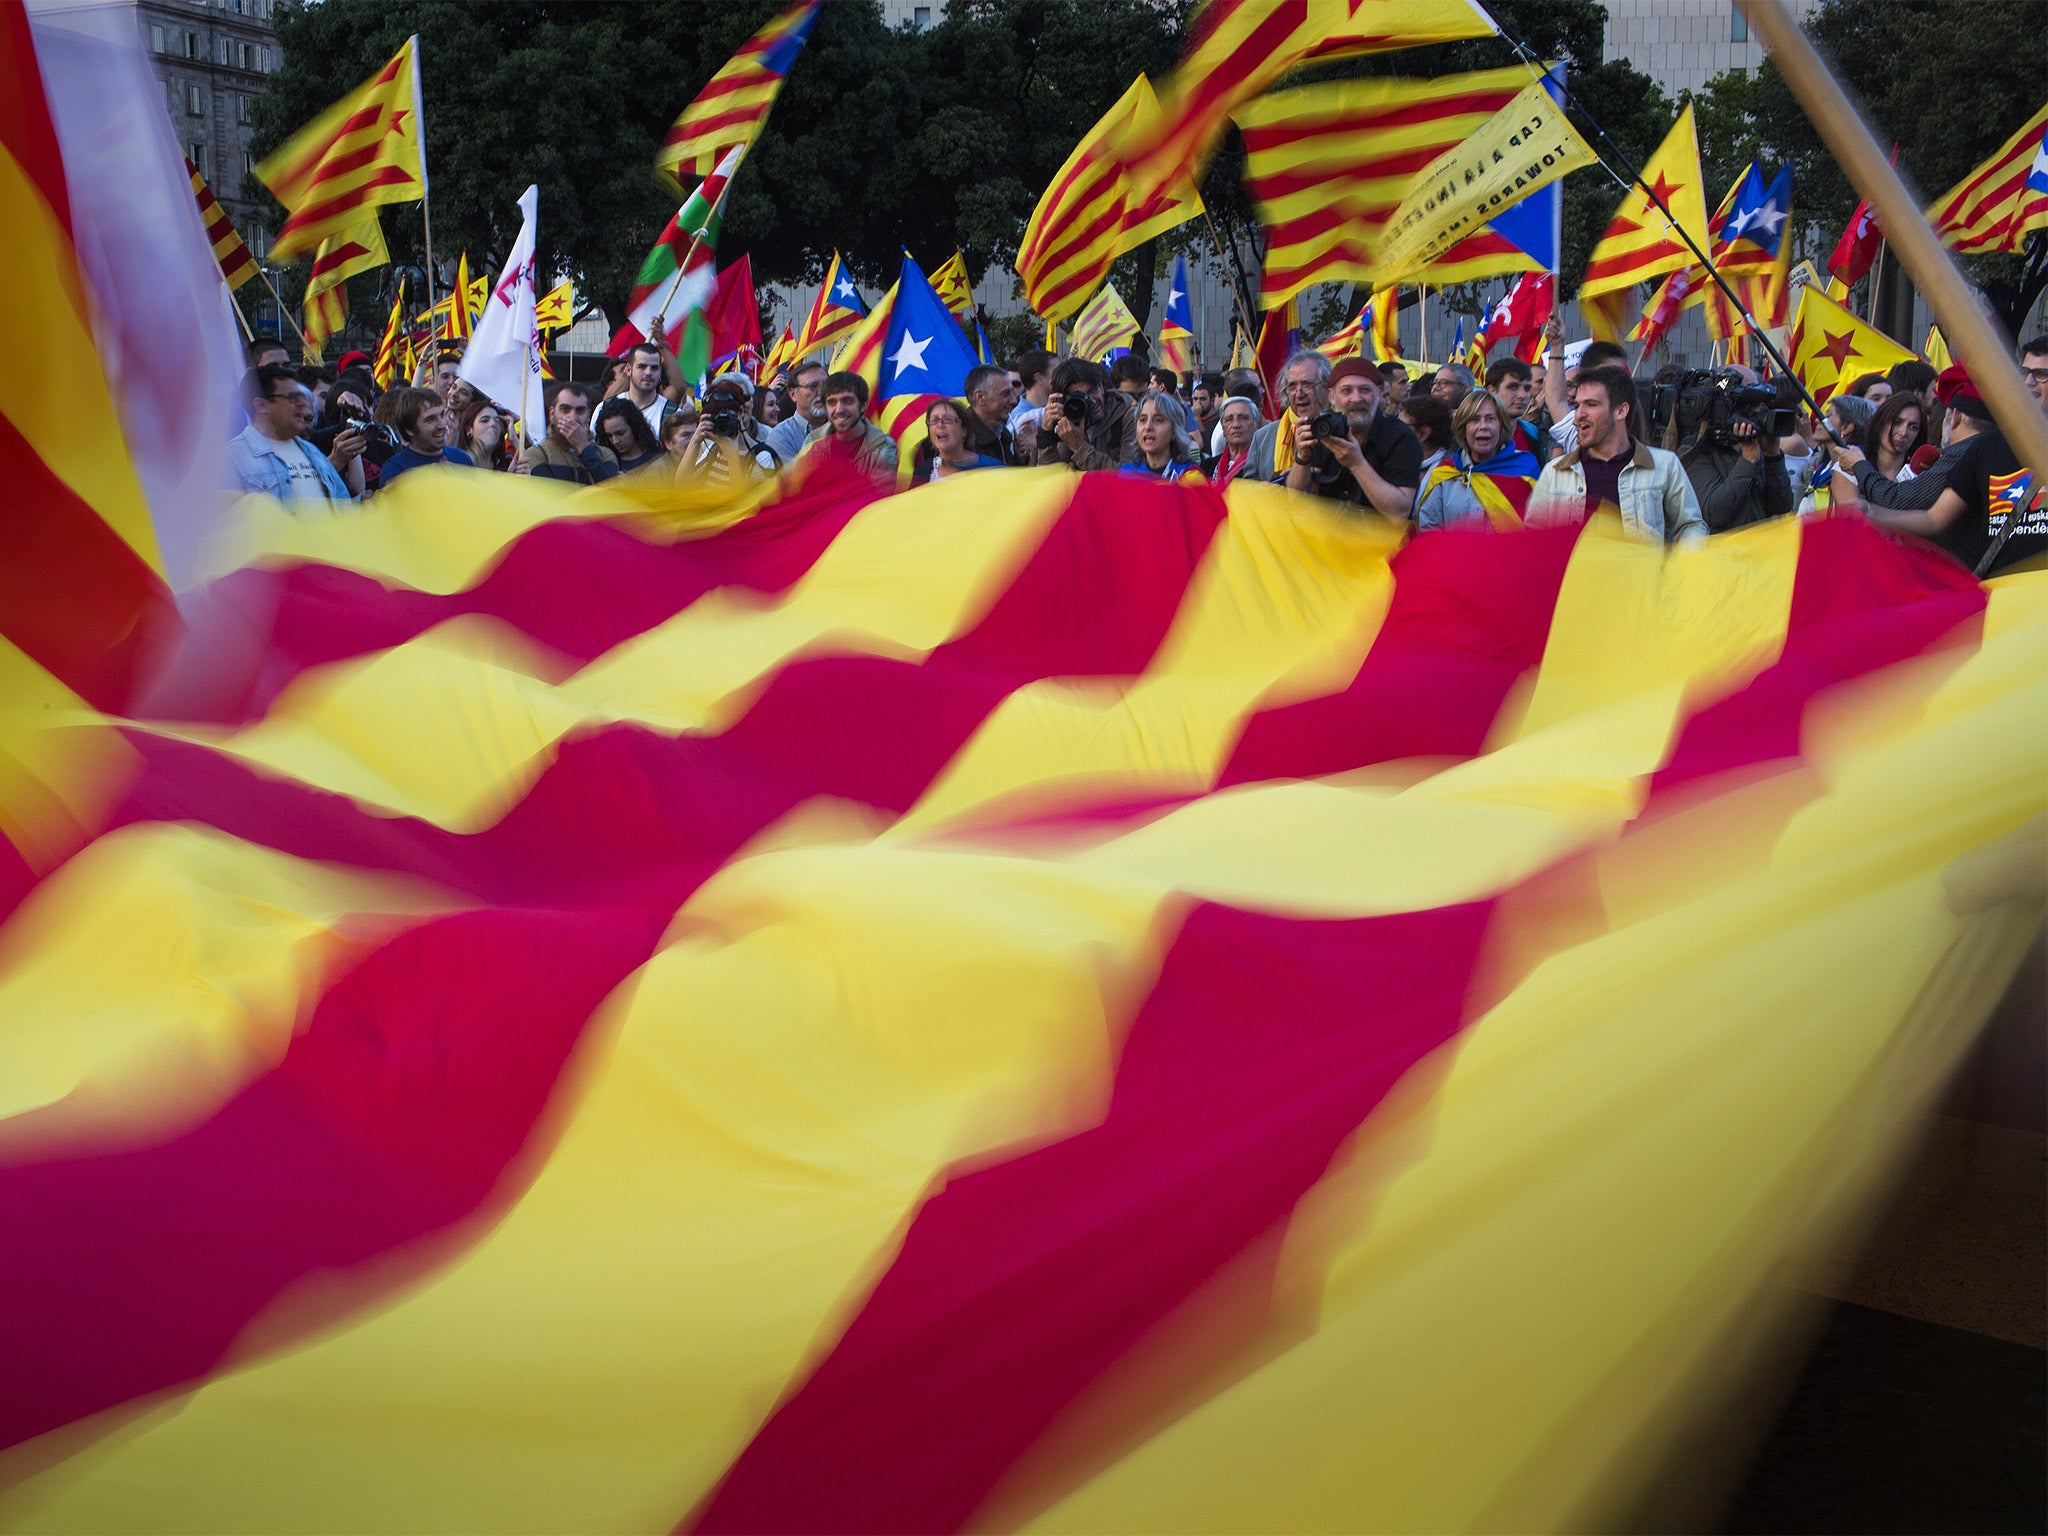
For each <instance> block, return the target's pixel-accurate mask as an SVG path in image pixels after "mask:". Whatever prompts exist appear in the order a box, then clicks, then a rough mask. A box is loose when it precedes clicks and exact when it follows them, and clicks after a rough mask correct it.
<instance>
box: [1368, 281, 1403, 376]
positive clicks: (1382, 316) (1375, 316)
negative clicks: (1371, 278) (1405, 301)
mask: <svg viewBox="0 0 2048 1536" xmlns="http://www.w3.org/2000/svg"><path fill="white" fill-rule="evenodd" d="M1371 309H1372V350H1373V354H1374V356H1375V358H1377V360H1378V361H1380V362H1382V363H1384V362H1386V361H1388V360H1389V359H1391V358H1397V357H1399V356H1400V355H1401V290H1400V289H1399V288H1375V289H1374V290H1373V295H1372V304H1371Z"/></svg>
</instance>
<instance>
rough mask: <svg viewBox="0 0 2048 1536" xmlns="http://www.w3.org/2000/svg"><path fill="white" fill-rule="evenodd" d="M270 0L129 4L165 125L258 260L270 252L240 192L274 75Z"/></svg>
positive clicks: (258, 216)
mask: <svg viewBox="0 0 2048 1536" xmlns="http://www.w3.org/2000/svg"><path fill="white" fill-rule="evenodd" d="M272 3H273V0H135V23H136V32H137V36H138V37H139V39H140V41H141V43H142V47H143V49H144V51H146V52H147V53H148V54H149V57H150V62H151V63H153V64H154V65H155V66H156V72H157V78H158V79H159V80H161V81H162V82H163V89H164V106H165V108H166V109H167V110H168V111H169V113H170V116H171V128H172V131H173V132H174V133H175V134H176V135H177V139H178V143H179V144H180V145H181V146H182V147H183V148H184V151H185V154H186V156H187V158H189V159H190V160H191V161H192V163H193V164H194V165H196V166H198V167H199V172H200V174H201V175H203V176H204V177H205V178H206V180H207V183H208V185H210V186H211V187H212V188H213V192H214V195H215V196H216V197H218V198H219V199H220V201H221V206H222V207H223V208H224V209H226V210H227V214H228V217H229V218H230V219H232V220H233V221H234V224H235V228H236V229H237V230H238V231H239V232H240V233H241V236H242V238H243V239H244V240H246V241H247V242H248V243H249V249H250V250H251V251H253V252H254V253H255V254H256V256H257V258H258V259H259V260H260V259H261V258H262V257H263V256H265V255H266V254H268V252H269V248H270V234H269V231H268V230H266V229H265V228H264V227H263V224H262V218H263V210H262V207H261V205H259V204H257V203H254V202H251V201H249V200H247V199H246V198H244V197H243V195H242V180H243V178H244V177H245V176H246V175H247V174H248V171H249V166H250V155H249V139H250V136H251V135H252V134H253V133H254V131H255V128H254V124H253V122H252V119H253V117H254V116H255V104H256V98H257V97H258V96H260V95H261V94H262V93H263V90H264V87H265V86H266V85H268V84H269V81H270V76H271V75H273V74H275V73H276V72H277V68H278V65H279V63H280V53H279V49H278V46H277V33H276V30H275V29H274V28H273V27H272V25H271V7H272Z"/></svg>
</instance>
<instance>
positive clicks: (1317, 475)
mask: <svg viewBox="0 0 2048 1536" xmlns="http://www.w3.org/2000/svg"><path fill="white" fill-rule="evenodd" d="M1353 435H1354V436H1356V428H1354V429H1353ZM1359 448H1360V450H1361V451H1362V452H1363V453H1364V454H1365V462H1366V463H1368V464H1370V465H1371V466H1372V467H1373V470H1374V471H1375V472H1376V473H1377V474H1378V475H1379V477H1380V478H1381V479H1382V480H1384V481H1386V482H1387V484H1389V485H1392V486H1398V487H1400V488H1401V489H1403V490H1408V491H1412V490H1414V489H1415V488H1416V487H1418V486H1419V485H1421V484H1422V439H1421V438H1419V437H1417V436H1416V435H1415V434H1414V432H1412V431H1411V430H1409V427H1408V424H1407V423H1406V422H1404V421H1402V420H1401V419H1400V418H1399V417H1398V416H1375V417H1373V420H1372V426H1371V428H1370V429H1369V430H1368V431H1367V432H1366V434H1365V441H1364V442H1363V443H1361V444H1359ZM1308 472H1309V490H1310V491H1312V492H1313V493H1314V494H1316V495H1318V496H1325V497H1328V498H1329V499H1330V500H1331V501H1348V502H1352V503H1355V504H1357V505H1359V506H1363V505H1365V499H1366V498H1365V487H1364V486H1362V485H1360V484H1359V483H1358V477H1357V476H1356V475H1354V474H1352V473H1351V471H1350V470H1348V469H1346V468H1345V467H1344V466H1343V465H1341V464H1333V465H1332V466H1331V467H1330V468H1329V469H1327V470H1325V469H1318V468H1317V467H1316V466H1315V465H1313V464H1311V465H1309V466H1308Z"/></svg>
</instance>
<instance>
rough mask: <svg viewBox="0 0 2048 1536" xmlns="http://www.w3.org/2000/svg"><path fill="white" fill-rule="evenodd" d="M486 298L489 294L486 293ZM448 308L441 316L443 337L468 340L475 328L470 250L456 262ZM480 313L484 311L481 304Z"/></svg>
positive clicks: (445, 338)
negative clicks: (470, 282)
mask: <svg viewBox="0 0 2048 1536" xmlns="http://www.w3.org/2000/svg"><path fill="white" fill-rule="evenodd" d="M485 297H486V299H488V298H489V294H488V293H486V294H485ZM448 301H449V302H448V310H447V313H446V314H444V315H443V316H442V317H441V339H442V340H443V341H467V340H469V333H470V332H471V331H472V330H474V329H475V326H474V324H473V320H472V316H471V315H470V306H469V252H467V251H464V252H463V253H462V255H461V256H460V257H458V258H457V259H456V262H455V286H454V288H452V289H451V290H450V291H449V294H448ZM478 313H479V314H481V313H482V309H481V306H479V309H478Z"/></svg>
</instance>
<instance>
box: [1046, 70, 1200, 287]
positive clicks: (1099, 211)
mask: <svg viewBox="0 0 2048 1536" xmlns="http://www.w3.org/2000/svg"><path fill="white" fill-rule="evenodd" d="M1158 112H1159V106H1158V103H1157V102H1156V101H1155V100H1154V99H1153V95H1152V82H1151V81H1149V80H1147V79H1146V78H1145V77H1144V76H1143V75H1140V76H1138V78H1137V79H1136V80H1134V81H1132V82H1131V87H1130V89H1129V90H1127V91H1125V92H1124V94H1123V95H1122V96H1121V97H1119V98H1118V100H1117V103H1116V105H1115V106H1113V107H1111V108H1110V109H1109V110H1108V111H1107V112H1105V113H1104V114H1103V115H1102V118H1101V120H1100V121H1099V122H1097V123H1096V125H1095V126H1094V127H1093V128H1091V129H1089V130H1088V132H1087V133H1086V134H1085V135H1083V136H1082V139H1081V142H1080V143H1079V144H1076V145H1075V146H1074V152H1073V153H1072V154H1070V155H1068V156H1067V159H1066V163H1065V164H1063V165H1062V166H1061V167H1060V168H1059V173H1058V174H1057V175H1055V176H1054V177H1053V179H1052V181H1051V183H1050V184H1049V185H1048V186H1047V187H1046V189H1045V193H1044V195H1043V196H1042V197H1040V198H1039V200H1038V204H1037V206H1036V207H1034V208H1033V209H1032V210H1031V218H1030V220H1029V221H1028V222H1027V223H1026V224H1025V226H1024V238H1023V240H1022V242H1021V243H1020V244H1019V246H1018V248H1017V276H1018V277H1019V279H1021V280H1022V282H1023V284H1024V297H1025V299H1026V301H1027V302H1028V303H1029V304H1030V305H1031V307H1032V308H1033V309H1035V310H1036V311H1038V313H1039V314H1040V315H1042V316H1044V317H1045V319H1046V320H1047V321H1048V322H1057V321H1060V320H1064V319H1066V318H1067V317H1068V316H1069V315H1071V314H1073V313H1074V312H1075V311H1076V310H1078V309H1079V308H1080V307H1081V306H1082V305H1083V304H1085V303H1086V302H1087V301H1088V297H1089V295H1090V294H1092V293H1094V292H1095V290H1096V289H1098V288H1100V287H1101V286H1102V284H1103V283H1104V282H1105V281H1106V280H1107V279H1108V277H1109V269H1110V267H1111V266H1112V265H1114V263H1115V261H1116V259H1117V257H1119V256H1121V255H1122V254H1123V253H1124V252H1125V251H1128V250H1131V249H1133V248H1135V247H1136V246H1138V245H1141V244H1143V243H1144V242H1145V241H1147V240H1149V239H1151V238H1152V237H1153V236H1154V235H1158V234H1163V233H1164V232H1165V231H1167V230H1169V229H1173V228H1175V227H1177V226H1179V225H1181V224H1184V223H1186V222H1187V221H1188V220H1189V219H1191V218H1194V217H1195V216H1196V215H1197V214H1199V213H1200V212H1201V211H1202V199H1201V195H1200V194H1199V193H1197V192H1196V191H1195V187H1194V183H1193V182H1192V181H1189V180H1186V179H1185V178H1179V179H1173V180H1169V181H1167V182H1165V183H1163V184H1162V185H1161V186H1160V187H1159V188H1158V189H1156V190H1154V191H1152V192H1143V191H1140V190H1139V189H1138V187H1137V186H1136V184H1135V183H1134V182H1133V181H1132V180H1131V179H1130V177H1129V176H1128V175H1127V174H1126V172H1125V170H1124V167H1123V166H1122V165H1121V164H1120V163H1119V162H1118V160H1117V158H1116V156H1117V147H1118V145H1119V144H1120V143H1121V142H1122V136H1123V135H1124V134H1125V133H1126V132H1127V131H1128V130H1129V129H1131V128H1132V127H1133V125H1142V124H1145V123H1149V122H1151V121H1152V120H1153V119H1154V118H1156V117H1157V115H1158Z"/></svg>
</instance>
